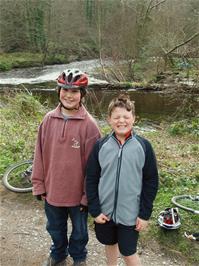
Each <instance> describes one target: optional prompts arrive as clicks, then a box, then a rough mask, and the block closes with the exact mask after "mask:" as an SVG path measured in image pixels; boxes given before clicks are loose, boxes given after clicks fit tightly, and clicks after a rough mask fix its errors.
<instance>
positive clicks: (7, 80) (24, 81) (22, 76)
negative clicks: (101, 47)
mask: <svg viewBox="0 0 199 266" xmlns="http://www.w3.org/2000/svg"><path fill="white" fill-rule="evenodd" d="M99 67H100V62H99V60H86V61H80V62H72V63H70V64H66V65H52V66H45V67H43V68H41V67H33V68H24V69H14V70H11V71H7V72H1V73H0V87H1V88H4V91H5V90H6V89H8V88H19V89H24V88H26V89H28V90H31V91H32V93H33V94H36V95H39V96H40V99H41V101H43V102H44V101H46V100H48V103H49V104H50V107H52V108H53V107H54V106H56V105H57V95H56V92H55V87H56V83H55V80H56V78H57V77H58V75H59V74H60V73H61V72H62V71H63V70H64V69H68V68H79V69H80V70H82V71H85V72H87V73H88V74H89V84H91V87H90V88H89V90H88V95H87V97H86V106H87V108H88V110H89V111H90V112H91V113H92V114H94V115H95V116H96V117H99V118H103V117H104V116H105V113H106V110H107V106H108V103H109V102H110V100H111V99H112V98H113V97H114V96H116V95H117V94H119V93H121V92H124V91H122V90H115V91H113V90H111V91H109V90H107V89H106V90H99V89H94V88H92V84H95V85H96V84H100V85H102V84H106V83H107V82H106V81H104V80H99V79H96V78H95V74H96V68H99ZM95 88H96V86H95ZM125 92H128V94H129V95H130V98H131V99H132V100H134V101H135V106H136V113H137V115H139V116H141V117H144V118H150V117H153V118H154V117H160V116H165V115H172V114H173V113H174V112H175V111H176V108H177V107H178V106H180V104H181V103H182V99H179V98H171V96H170V95H168V94H163V93H161V92H143V91H139V90H137V91H134V90H128V91H127V90H125Z"/></svg>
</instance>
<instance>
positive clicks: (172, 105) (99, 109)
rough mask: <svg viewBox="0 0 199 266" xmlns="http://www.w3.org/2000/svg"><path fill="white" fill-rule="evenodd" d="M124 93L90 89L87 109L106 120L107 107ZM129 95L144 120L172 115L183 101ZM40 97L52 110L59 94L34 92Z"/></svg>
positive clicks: (157, 95) (151, 94)
mask: <svg viewBox="0 0 199 266" xmlns="http://www.w3.org/2000/svg"><path fill="white" fill-rule="evenodd" d="M121 92H122V91H112V90H111V91H104V90H103V91H100V90H95V91H94V90H92V89H89V91H88V94H87V96H86V99H85V105H86V107H87V109H88V110H89V111H90V112H91V113H92V114H93V115H94V116H95V117H97V118H98V119H105V117H106V112H107V107H108V104H109V102H110V101H111V99H112V98H113V97H115V96H117V95H118V94H120V93H121ZM124 93H128V95H129V96H130V98H131V100H133V101H135V107H136V115H138V116H140V117H142V118H151V117H157V118H158V117H160V116H165V115H172V114H173V113H174V112H175V111H176V109H177V106H179V105H180V104H181V102H182V100H181V99H179V98H178V99H177V98H175V99H173V98H171V96H170V95H165V94H162V93H154V92H140V91H128V92H126V91H124ZM34 94H36V95H39V96H40V100H41V102H45V101H47V102H48V104H49V106H50V107H51V108H54V107H55V106H56V105H57V103H58V98H57V93H56V92H55V91H53V90H52V91H51V90H50V91H40V92H34Z"/></svg>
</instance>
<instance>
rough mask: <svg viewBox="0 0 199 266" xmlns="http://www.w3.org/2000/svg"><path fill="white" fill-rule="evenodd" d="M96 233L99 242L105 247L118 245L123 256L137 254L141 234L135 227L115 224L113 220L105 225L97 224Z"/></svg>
mask: <svg viewBox="0 0 199 266" xmlns="http://www.w3.org/2000/svg"><path fill="white" fill-rule="evenodd" d="M95 233H96V237H97V239H98V241H99V242H100V243H102V244H104V245H114V244H116V243H118V247H119V251H120V253H121V254H122V255H123V256H131V255H133V254H134V253H136V250H137V241H138V236H139V233H138V231H136V230H135V225H134V226H126V225H122V224H115V223H114V222H113V221H112V220H111V221H109V222H106V223H105V224H98V223H95Z"/></svg>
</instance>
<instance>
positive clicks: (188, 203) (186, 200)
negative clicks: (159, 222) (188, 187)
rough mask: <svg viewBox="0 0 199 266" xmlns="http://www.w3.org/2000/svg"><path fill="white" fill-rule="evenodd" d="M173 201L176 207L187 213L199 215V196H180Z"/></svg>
mask: <svg viewBox="0 0 199 266" xmlns="http://www.w3.org/2000/svg"><path fill="white" fill-rule="evenodd" d="M171 201H172V203H173V204H174V205H176V206H177V207H179V208H181V209H183V210H185V211H189V212H192V213H194V214H199V195H195V196H191V195H178V196H174V197H173V198H172V199H171Z"/></svg>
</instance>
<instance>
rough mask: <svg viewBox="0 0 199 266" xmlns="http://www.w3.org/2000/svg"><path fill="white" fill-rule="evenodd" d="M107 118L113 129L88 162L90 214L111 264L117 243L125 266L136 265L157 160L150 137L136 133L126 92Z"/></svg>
mask: <svg viewBox="0 0 199 266" xmlns="http://www.w3.org/2000/svg"><path fill="white" fill-rule="evenodd" d="M108 120H109V124H110V126H111V128H112V129H113V132H112V133H111V134H109V135H108V136H106V137H104V138H102V139H100V140H98V141H97V143H96V144H95V146H94V148H93V150H92V152H91V155H90V157H89V160H88V163H87V173H86V175H87V178H86V193H87V199H88V207H89V212H90V213H91V215H92V216H93V217H94V218H95V232H96V237H97V239H98V240H99V241H100V242H101V243H102V244H104V245H105V251H106V256H107V261H108V265H117V257H118V247H119V251H120V253H121V254H122V255H123V256H124V260H125V262H126V264H127V265H136V266H138V265H141V262H140V260H139V257H138V255H137V254H136V247H137V240H138V233H139V231H141V230H144V229H145V228H146V226H147V224H148V219H149V218H150V216H151V212H152V208H153V201H154V199H155V196H156V193H157V189H158V171H157V164H156V158H155V154H154V151H153V149H152V147H151V144H150V143H149V141H147V140H146V139H144V138H142V137H140V136H138V135H136V134H135V133H134V132H133V131H132V126H133V123H134V121H135V112H134V103H132V102H131V101H130V99H129V98H128V96H125V95H120V96H119V97H117V98H115V99H113V100H112V101H111V103H110V105H109V109H108Z"/></svg>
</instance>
